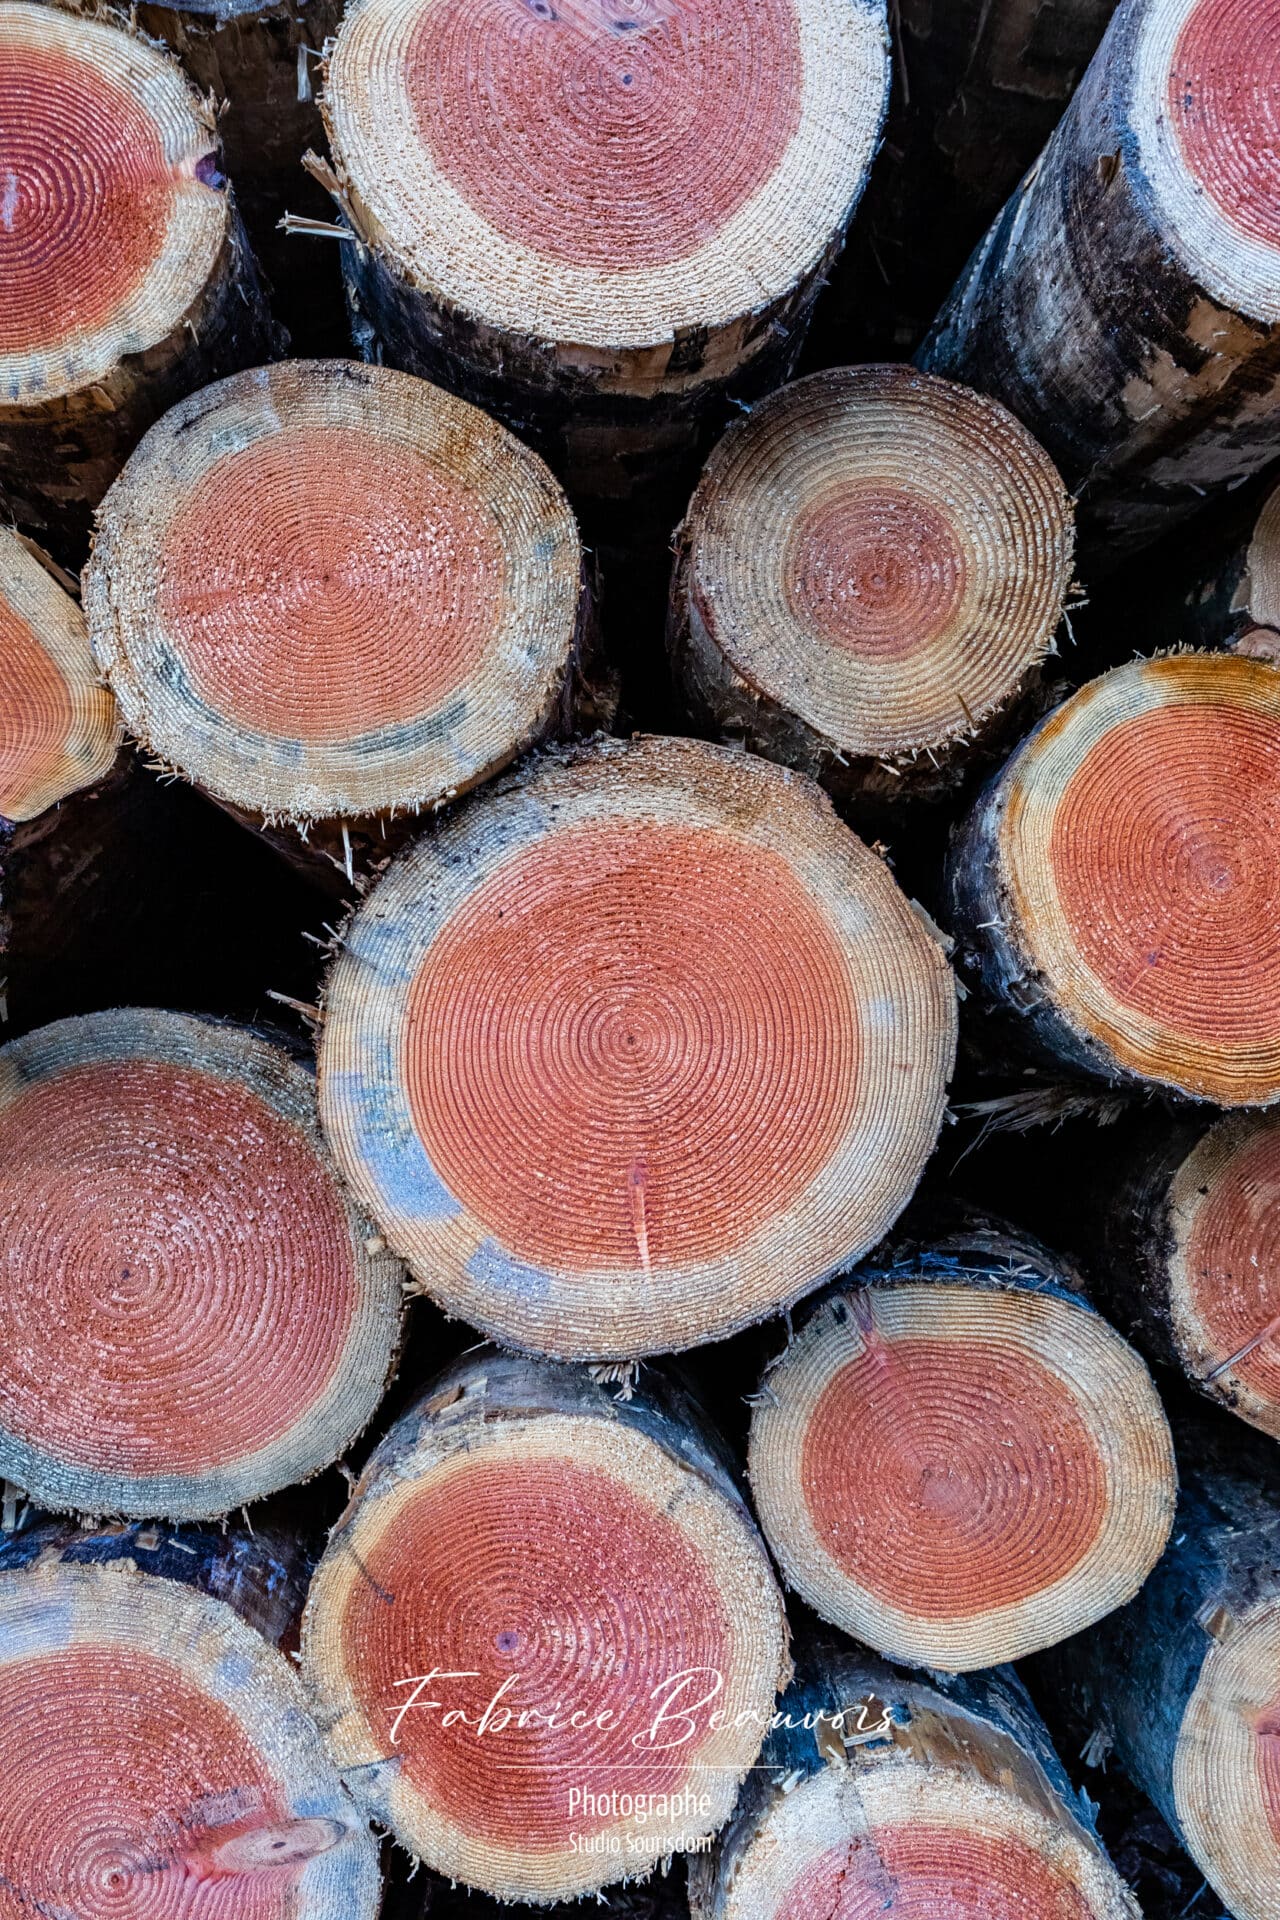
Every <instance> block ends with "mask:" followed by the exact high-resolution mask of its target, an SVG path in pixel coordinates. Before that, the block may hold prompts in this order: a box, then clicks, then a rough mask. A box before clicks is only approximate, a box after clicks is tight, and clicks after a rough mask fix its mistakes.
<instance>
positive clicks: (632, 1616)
mask: <svg viewBox="0 0 1280 1920" xmlns="http://www.w3.org/2000/svg"><path fill="white" fill-rule="evenodd" d="M303 1663H304V1672H305V1675H306V1678H307V1682H308V1685H309V1688H310V1690H311V1694H312V1698H313V1701H314V1703H315V1708H316V1714H317V1719H318V1721H319V1724H320V1726H321V1729H322V1731H323V1732H324V1733H325V1736H326V1738H327V1740H328V1743H329V1747H330V1750H331V1752H332V1753H333V1755H334V1758H335V1760H336V1761H337V1764H338V1767H339V1769H340V1771H341V1772H342V1774H343V1776H344V1778H345V1779H346V1780H347V1781H348V1782H349V1784H350V1786H351V1788H352V1791H353V1792H354V1793H355V1795H356V1797H357V1799H358V1800H359V1801H360V1803H361V1804H362V1805H363V1806H364V1807H365V1809H366V1810H367V1811H368V1812H369V1813H370V1814H372V1815H373V1816H374V1817H375V1818H376V1819H377V1820H378V1821H379V1822H381V1823H382V1824H384V1825H386V1826H389V1827H390V1828H391V1830H392V1832H393V1833H394V1834H395V1835H396V1838H397V1839H398V1840H399V1841H400V1843H401V1845H402V1846H405V1847H407V1848H408V1849H409V1850H410V1851H411V1852H412V1853H414V1854H416V1855H418V1856H420V1857H421V1858H422V1859H423V1860H425V1861H426V1863H427V1864H428V1866H431V1867H433V1868H435V1869H436V1871H438V1872H440V1873H443V1874H445V1875H447V1876H448V1877H449V1878H450V1879H456V1880H462V1881H464V1882H466V1883H467V1884H468V1885H470V1886H475V1887H479V1888H481V1889H483V1890H484V1891H487V1892H490V1893H494V1894H497V1895H499V1896H500V1897H502V1898H504V1899H512V1900H532V1901H541V1902H548V1901H553V1900H557V1899H564V1898H567V1897H568V1896H570V1895H574V1894H581V1893H586V1892H590V1891H592V1890H594V1889H597V1888H599V1887H602V1886H605V1885H607V1884H608V1883H609V1882H611V1881H614V1880H619V1879H622V1878H624V1877H627V1876H631V1875H636V1874H643V1873H645V1872H647V1871H648V1870H649V1869H650V1868H652V1867H653V1866H655V1865H656V1864H657V1863H658V1861H659V1860H661V1859H662V1858H663V1857H664V1856H665V1855H667V1854H669V1853H671V1852H673V1851H677V1850H680V1849H682V1848H684V1847H687V1846H689V1845H691V1844H694V1843H696V1842H697V1841H698V1840H699V1839H700V1838H702V1837H703V1836H705V1835H707V1834H710V1833H711V1832H713V1831H714V1830H715V1828H716V1827H718V1826H720V1825H721V1824H722V1823H723V1821H724V1820H725V1819H726V1818H727V1817H728V1815H729V1813H730V1810H731V1809H732V1807H733V1803H734V1798H735V1796H736V1794H737V1790H738V1786H739V1784H740V1782H741V1780H742V1778H743V1775H744V1774H745V1773H746V1771H747V1769H748V1768H749V1767H750V1765H751V1763H752V1762H753V1761H754V1759H755V1757H756V1754H757V1752H758V1750H759V1747H760V1742H761V1740H762V1738H763V1737H764V1733H765V1730H766V1728H767V1726H768V1723H769V1717H770V1715H771V1714H772V1712H773V1708H774V1701H775V1696H776V1694H777V1692H778V1689H779V1688H780V1687H782V1686H784V1685H785V1684H786V1681H787V1679H788V1678H789V1673H790V1662H789V1660H788V1657H787V1651H786V1620H785V1615H784V1612H783V1607H782V1599H781V1595H780V1594H779V1593H778V1590H777V1587H776V1585H775V1583H774V1579H773V1574H772V1571H771V1569H770V1566H769V1561H768V1556H767V1555H766V1553H765V1550H764V1546H763V1543H762V1542H761V1540H760V1538H759V1535H758V1534H757V1533H756V1530H755V1527H754V1525H753V1523H752V1521H751V1518H750V1514H749V1512H748V1509H747V1507H746V1504H745V1502H744V1500H743V1498H742V1496H741V1494H740V1493H739V1492H738V1490H737V1488H736V1486H735V1484H734V1482H733V1480H732V1478H731V1476H730V1474H729V1471H728V1469H727V1467H726V1465H725V1464H724V1461H723V1458H722V1456H721V1455H720V1452H719V1450H718V1448H717V1447H716V1445H715V1443H714V1441H713V1440H712V1439H711V1438H710V1437H709V1436H708V1435H707V1434H706V1433H705V1432H704V1431H702V1429H701V1427H700V1423H699V1420H698V1417H697V1413H696V1410H695V1409H694V1407H693V1406H692V1405H691V1403H690V1402H689V1401H688V1400H687V1399H686V1398H685V1397H684V1396H683V1395H682V1394H681V1393H679V1392H678V1391H677V1390H676V1389H674V1388H673V1387H672V1386H671V1385H670V1384H669V1383H666V1382H664V1381H663V1379H662V1378H661V1376H659V1375H657V1374H655V1373H652V1372H650V1371H648V1370H646V1373H645V1375H644V1381H643V1386H642V1388H641V1390H640V1391H638V1392H636V1393H634V1394H633V1395H632V1396H631V1397H629V1398H627V1397H624V1396H622V1395H618V1396H615V1395H614V1394H613V1393H612V1392H610V1391H609V1390H608V1389H607V1388H606V1387H604V1386H602V1385H601V1384H600V1383H599V1382H598V1381H596V1380H595V1379H593V1378H592V1376H591V1374H590V1373H589V1372H587V1371H586V1370H585V1369H579V1368H571V1367H565V1366H559V1365H556V1364H554V1363H551V1362H547V1361H542V1360H525V1359H521V1358H519V1357H517V1356H515V1355H511V1354H503V1353H500V1352H498V1351H497V1350H496V1349H483V1350H482V1351H481V1352H480V1353H479V1354H475V1353H473V1354H471V1355H468V1356H464V1358H463V1359H462V1360H461V1361H459V1362H458V1363H457V1364H456V1365H455V1366H454V1367H453V1368H451V1369H449V1370H448V1371H447V1372H446V1373H444V1374H443V1375H441V1376H440V1378H439V1379H438V1380H436V1381H435V1382H434V1383H433V1385H432V1387H431V1388H430V1389H429V1390H428V1393H427V1395H426V1397H425V1398H424V1399H422V1400H421V1401H419V1402H418V1403H417V1405H416V1406H415V1407H414V1408H413V1409H412V1410H411V1411H410V1412H409V1413H408V1414H406V1415H405V1417H404V1418H403V1419H402V1420H401V1421H400V1422H398V1424H397V1425H396V1426H395V1427H394V1428H393V1429H392V1431H391V1432H390V1434H388V1436H387V1438H386V1439H385V1440H384V1441H383V1442H382V1444H381V1446H380V1447H379V1448H378V1450H377V1452H376V1453H375V1454H374V1456H373V1458H372V1460H371V1461H370V1462H369V1465H368V1467H367V1468H366V1469H365V1472H364V1474H363V1476H362V1478H361V1480H360V1483H359V1485H358V1486H357V1488H356V1491H355V1494H354V1497H353V1499H352V1503H351V1505H350V1507H349V1508H348V1509H347V1512H346V1514H345V1515H344V1516H343V1518H342V1520H341V1521H340V1522H339V1524H338V1526H337V1528H336V1529H335V1531H334V1533H333V1535H332V1537H331V1540H330V1544H329V1547H328V1549H327V1551H326V1553H325V1556H324V1558H323V1560H322V1561H321V1563H320V1567H319V1570H318V1572H317V1574H316V1578H315V1582H314V1585H313V1587H312V1591H311V1597H310V1599H309V1601H308V1603H307V1612H306V1617H305V1620H304V1623H303ZM486 1709H490V1714H489V1718H488V1720H487V1721H485V1722H484V1724H483V1730H482V1731H481V1730H479V1729H480V1725H481V1721H482V1716H484V1714H485V1712H486ZM714 1713H719V1715H720V1716H721V1718H720V1720H719V1722H718V1723H715V1722H713V1720H712V1715H713V1714H714ZM459 1714H463V1715H465V1716H466V1718H465V1719H460V1718H459ZM449 1715H451V1716H452V1718H448V1717H446V1716H449ZM521 1715H524V1721H523V1723H522V1721H521V1719H520V1716H521ZM549 1716H554V1718H548V1717H549ZM575 1716H576V1721H575ZM602 1721H603V1722H604V1724H603V1725H602V1724H601V1722H602ZM584 1792H585V1793H586V1794H588V1795H590V1796H593V1797H594V1799H593V1800H592V1801H588V1803H587V1804H585V1805H584V1804H583V1800H582V1796H583V1794H584ZM575 1794H576V1795H577V1796H578V1797H577V1798H576V1799H575V1797H574V1796H575ZM690 1802H691V1803H692V1804H690ZM638 1803H639V1804H638Z"/></svg>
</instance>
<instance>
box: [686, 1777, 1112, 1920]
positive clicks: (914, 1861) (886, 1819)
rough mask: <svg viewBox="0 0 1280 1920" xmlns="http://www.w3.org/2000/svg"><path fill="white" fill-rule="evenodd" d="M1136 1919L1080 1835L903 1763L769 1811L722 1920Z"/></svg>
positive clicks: (1025, 1808)
mask: <svg viewBox="0 0 1280 1920" xmlns="http://www.w3.org/2000/svg"><path fill="white" fill-rule="evenodd" d="M890 1910H891V1911H892V1912H893V1913H894V1914H895V1915H897V1914H902V1915H903V1916H904V1917H905V1920H1102V1916H1106V1917H1107V1920H1132V1916H1133V1915H1134V1913H1135V1908H1134V1907H1133V1905H1132V1903H1131V1902H1130V1901H1129V1900H1128V1899H1127V1898H1126V1895H1125V1893H1124V1891H1123V1889H1122V1887H1121V1884H1120V1882H1119V1881H1118V1879H1117V1877H1116V1875H1115V1873H1114V1872H1113V1871H1112V1870H1111V1869H1110V1868H1109V1867H1108V1866H1107V1865H1106V1863H1105V1862H1104V1861H1103V1860H1101V1859H1100V1858H1099V1856H1098V1853H1097V1850H1096V1849H1095V1848H1093V1847H1091V1846H1090V1845H1089V1844H1088V1843H1087V1842H1086V1840H1085V1838H1084V1836H1083V1834H1081V1833H1079V1832H1078V1831H1077V1830H1074V1829H1073V1828H1071V1827H1070V1826H1068V1825H1066V1824H1065V1823H1064V1822H1062V1821H1061V1820H1059V1819H1051V1818H1050V1817H1048V1816H1047V1815H1046V1814H1045V1813H1043V1812H1041V1811H1039V1810H1037V1809H1035V1808H1033V1807H1032V1806H1031V1805H1029V1804H1028V1803H1027V1802H1026V1801H1024V1800H1020V1799H1018V1798H1016V1797H1015V1796H1014V1795H1013V1794H1011V1793H1006V1792H1003V1791H1002V1790H1001V1789H1000V1788H999V1787H997V1786H992V1785H986V1784H983V1783H981V1782H979V1781H976V1780H974V1779H973V1778H972V1777H965V1776H963V1775H961V1774H959V1773H953V1772H951V1771H950V1770H949V1769H948V1768H947V1767H946V1766H945V1765H939V1766H936V1767H933V1768H931V1769H930V1768H927V1767H926V1766H924V1765H921V1764H919V1763H918V1762H916V1761H913V1760H910V1759H908V1758H906V1757H904V1756H901V1755H894V1756H891V1757H888V1758H887V1759H886V1761H885V1762H883V1763H882V1764H880V1765H878V1766H876V1765H872V1766H869V1767H867V1768H865V1769H858V1768H856V1767H855V1769H854V1770H853V1771H845V1770H844V1769H843V1768H840V1769H836V1768H834V1767H829V1768H827V1769H825V1770H824V1771H823V1772H821V1773H818V1774H816V1775H814V1776H813V1777H812V1778H810V1779H809V1780H806V1781H805V1782H804V1783H803V1784H802V1785H801V1786H799V1787H797V1788H796V1789H795V1791H794V1792H792V1793H790V1794H788V1795H787V1796H785V1798H782V1799H779V1800H777V1801H775V1803H774V1805H773V1808H772V1810H771V1812H770V1815H769V1817H768V1819H767V1821H766V1822H765V1823H764V1824H762V1826H761V1827H760V1829H759V1831H758V1833H757V1834H756V1835H755V1837H754V1839H753V1840H752V1841H751V1843H750V1844H749V1845H748V1846H747V1848H746V1849H745V1851H744V1852H743V1853H742V1854H741V1856H740V1857H739V1858H738V1859H737V1861H736V1862H735V1866H734V1872H733V1878H732V1882H731V1885H730V1887H729V1889H728V1891H727V1893H726V1896H725V1898H724V1901H723V1906H722V1911H723V1914H724V1920H812V1916H813V1915H814V1914H822V1915H824V1916H829V1920H874V1917H875V1916H878V1915H880V1914H882V1913H884V1912H886V1911H890Z"/></svg>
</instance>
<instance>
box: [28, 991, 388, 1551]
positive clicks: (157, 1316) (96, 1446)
mask: <svg viewBox="0 0 1280 1920" xmlns="http://www.w3.org/2000/svg"><path fill="white" fill-rule="evenodd" d="M314 1103H315V1095H314V1089H313V1083H312V1080H311V1077H310V1075H309V1074H308V1073H307V1072H306V1071H305V1070H304V1069H303V1068H302V1067H301V1066H299V1065H296V1064H295V1063H294V1062H293V1061H292V1060H291V1059H290V1057H289V1056H288V1055H287V1054H286V1053H284V1052H283V1050H282V1049H280V1048H279V1047H277V1046H274V1045H272V1044H270V1043H268V1042H267V1041H265V1040H262V1039H260V1038H258V1037H257V1036H256V1035H254V1034H253V1033H251V1032H249V1031H247V1030H246V1029H244V1028H239V1027H233V1026H229V1025H219V1024H215V1023H213V1022H210V1021H205V1020H199V1019H195V1018H193V1017H191V1016H189V1015H182V1014H168V1013H157V1012H143V1011H128V1012H119V1011H116V1012H110V1013H99V1014H91V1015H87V1016H85V1017H83V1018H79V1019H71V1020H63V1021H57V1022H55V1023H54V1024H53V1025H52V1026H48V1027H43V1028H40V1029H39V1030H38V1031H36V1032H35V1033H31V1034H28V1035H26V1036H25V1037H23V1038H22V1039H20V1040H16V1041H13V1042H11V1043H10V1045H8V1046H7V1047H5V1048H4V1049H2V1050H0V1139H2V1140H3V1151H2V1152H0V1168H2V1173H0V1271H2V1272H3V1279H4V1284H3V1287H2V1288H0V1474H3V1476H4V1477H5V1478H6V1479H8V1480H10V1481H12V1482H13V1483H15V1484H16V1485H17V1486H19V1487H21V1488H23V1489H24V1490H25V1491H26V1492H27V1493H28V1494H30V1495H31V1497H32V1498H33V1499H34V1500H36V1501H37V1502H38V1503H39V1504H40V1505H42V1506H45V1507H51V1508H55V1509H58V1510H61V1511H68V1512H89V1513H131V1514H138V1515H155V1514H163V1515H168V1516H173V1517H176V1518H188V1517H202V1516H207V1515H216V1514H221V1513H225V1512H227V1511H229V1510H230V1509H232V1508H234V1507H236V1506H239V1505H241V1504H242V1503H243V1502H245V1501H247V1500H253V1499H256V1498H257V1497H258V1496H260V1495H262V1494H265V1493H270V1492H272V1491H274V1490H275V1489H277V1488H279V1487H285V1486H290V1485H292V1484H293V1483H295V1482H296V1481H299V1480H303V1479H306V1478H307V1477H308V1476H309V1475H311V1474H314V1473H317V1472H319V1470H320V1469H321V1468H322V1467H325V1466H328V1465H329V1464H330V1462H331V1461H332V1460H334V1459H335V1458H336V1457H337V1456H338V1455H339V1454H340V1453H341V1452H342V1451H343V1450H344V1449H345V1448H346V1447H347V1446H348V1445H349V1443H350V1442H351V1441H352V1440H354V1439H355V1438H356V1436H357V1435H358V1434H359V1433H360V1432H361V1431H362V1429H363V1428H364V1426H365V1425H366V1423H367V1422H368V1421H369V1419H370V1418H371V1417H372V1415H373V1413H374V1411H375V1410H376V1408H377V1406H378V1403H379V1401H380V1400H381V1398H382V1395H383V1392H384V1390H385V1387H386V1383H387V1379H388V1376H389V1374H390V1372H391V1370H392V1366H393V1363H394V1359H395V1355H396V1351H397V1347H398V1343H399V1329H400V1302H401V1271H400V1268H399V1265H398V1263H397V1262H396V1261H395V1260H393V1259H391V1258H390V1257H389V1256H387V1255H386V1254H384V1253H381V1252H375V1251H371V1250H370V1246H369V1244H368V1242H369V1241H370V1238H371V1229H370V1228H369V1226H368V1225H367V1223H366V1222H365V1221H364V1220H363V1219H362V1218H361V1216H360V1215H359V1214H358V1213H357V1212H356V1210H355V1209H354V1207H352V1206H351V1205H350V1204H349V1202H348V1201H347V1200H346V1198H345V1196H344V1195H343V1193H342V1192H341V1190H340V1189H339V1187H338V1184H337V1179H336V1176H335V1173H334V1171H333V1167H332V1164H331V1162H330V1160H329V1158H328V1155H327V1153H326V1152H325V1149H324V1147H323V1144H322V1142H321V1140H320V1137H319V1131H318V1127H317V1124H316V1118H315V1104H314ZM375 1244H376V1243H375Z"/></svg>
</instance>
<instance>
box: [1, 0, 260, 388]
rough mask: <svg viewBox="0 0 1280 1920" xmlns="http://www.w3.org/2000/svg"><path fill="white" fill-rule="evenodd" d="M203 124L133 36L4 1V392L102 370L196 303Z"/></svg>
mask: <svg viewBox="0 0 1280 1920" xmlns="http://www.w3.org/2000/svg"><path fill="white" fill-rule="evenodd" d="M216 153H217V138H216V134H215V131H214V125H213V121H212V119H211V118H209V117H208V116H207V115H206V114H205V112H204V110H203V108H202V107H201V105H200V102H199V100H198V99H197V97H196V95H195V93H194V91H193V90H192V89H191V87H190V85H189V84H188V82H187V81H186V79H185V77H184V76H183V74H182V72H181V70H180V69H179V67H178V66H177V64H176V63H175V62H174V61H172V60H169V59H167V58H166V57H165V56H164V55H163V54H161V53H160V52H158V51H157V50H156V49H155V48H154V47H153V46H151V45H150V43H149V42H146V41H144V40H142V39H140V38H139V37H138V36H136V35H134V34H132V33H128V32H125V31H122V30H121V29H120V28H118V27H114V26H110V25H107V24H106V23H105V22H103V21H98V20H89V19H85V18H81V17H78V16H76V15H73V14H68V13H63V12H60V11H59V10H58V9H57V8H56V7H46V6H36V5H31V4H28V3H27V0H4V3H3V4H2V5H0V398H2V399H3V402H4V404H5V405H8V406H12V405H18V406H23V405H31V404H37V403H39V402H41V401H44V400H47V399H50V398H52V397H54V396H56V395H60V394H66V393H71V392H74V391H75V390H77V389H78V388H81V387H85V386H88V385H90V384H92V383H93V382H94V381H96V380H101V379H103V378H104V377H105V376H106V375H107V374H108V373H109V372H110V371H111V369H112V368H113V367H114V366H115V364H116V362H117V361H118V360H120V359H121V358H122V356H124V355H126V354H137V353H141V352H142V351H144V350H145V349H146V348H147V347H150V346H153V345H155V344H156V343H157V342H159V341H161V340H164V339H165V338H167V336H168V335H170V334H171V333H172V332H173V331H174V330H175V328H177V327H178V326H179V325H180V324H181V322H182V319H183V316H184V315H185V314H186V313H187V311H188V310H189V309H190V308H191V307H192V306H193V305H194V304H195V303H196V301H197V299H198V297H199V295H200V293H201V291H202V289H203V288H204V286H205V284H206V282H207V281H208V279H209V276H210V274H211V273H212V271H213V268H214V264H215V262H216V261H217V259H218V256H219V253H220V251H221V248H222V246H223V243H224V240H225V237H226V232H227V200H226V195H225V192H224V191H223V190H222V183H221V181H220V179H219V177H218V173H217V168H216V164H215V160H216Z"/></svg>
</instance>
